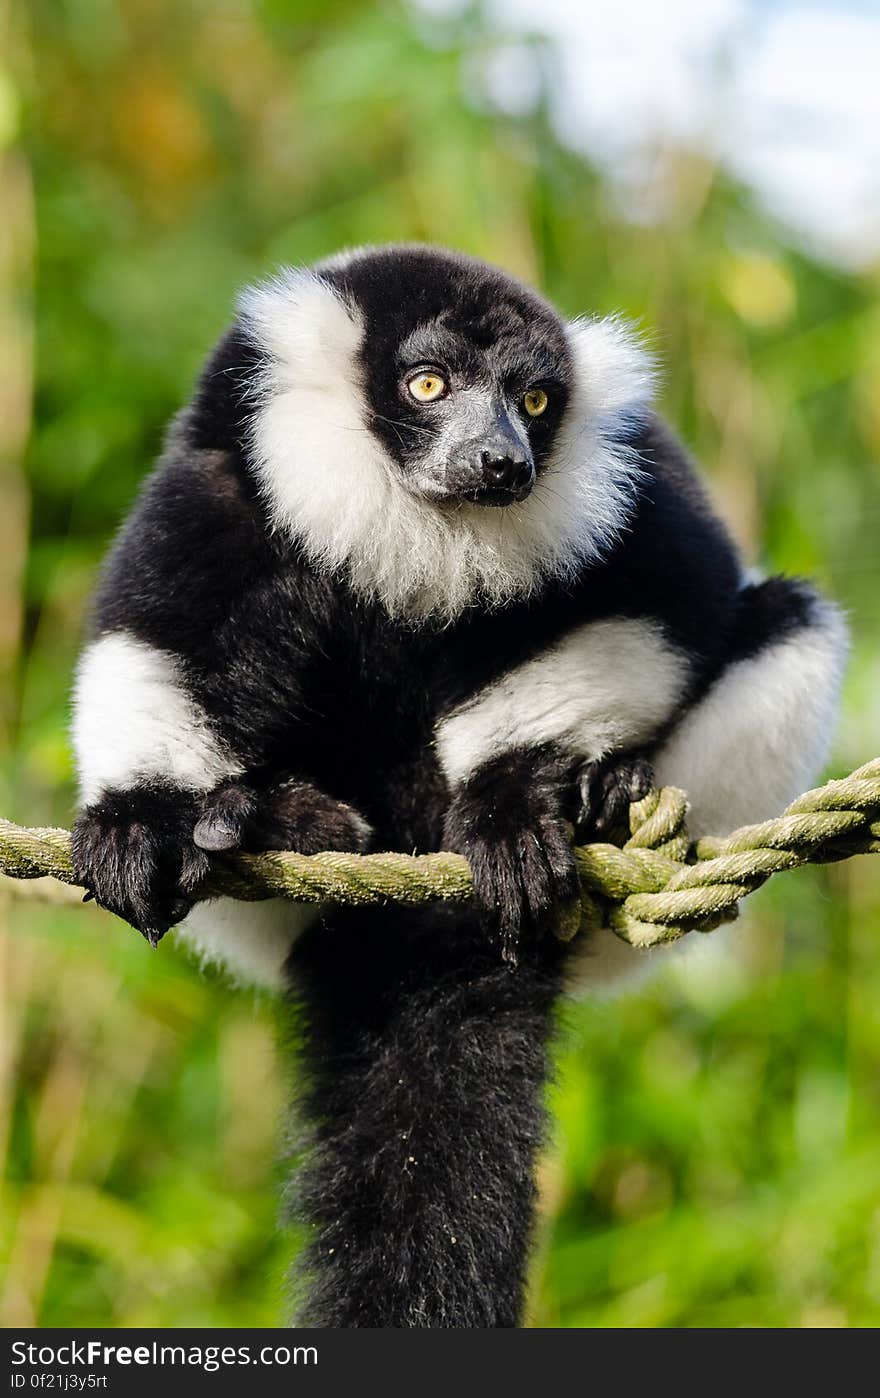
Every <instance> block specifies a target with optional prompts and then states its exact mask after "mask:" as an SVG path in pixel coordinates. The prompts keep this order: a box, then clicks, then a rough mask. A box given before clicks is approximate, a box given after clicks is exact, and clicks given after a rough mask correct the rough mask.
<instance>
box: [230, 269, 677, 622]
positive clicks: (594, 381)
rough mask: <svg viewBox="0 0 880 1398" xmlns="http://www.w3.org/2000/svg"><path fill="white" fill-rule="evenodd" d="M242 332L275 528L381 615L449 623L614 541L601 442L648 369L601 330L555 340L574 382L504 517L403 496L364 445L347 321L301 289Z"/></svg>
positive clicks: (253, 313) (267, 289)
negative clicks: (252, 363)
mask: <svg viewBox="0 0 880 1398" xmlns="http://www.w3.org/2000/svg"><path fill="white" fill-rule="evenodd" d="M241 315H242V322H243V325H244V327H245V329H246V330H248V331H249V333H250V335H251V337H252V339H253V341H254V343H255V344H256V346H257V347H258V348H259V349H260V350H261V351H262V353H263V355H264V356H265V362H264V365H263V367H262V369H261V371H260V372H259V373H258V375H257V378H256V380H255V384H254V394H255V402H256V408H255V413H254V417H253V421H252V425H251V440H252V451H253V457H254V463H255V467H256V470H257V472H258V475H259V479H260V481H261V483H262V487H263V491H264V493H265V497H266V499H267V501H268V503H269V508H270V510H271V513H272V517H273V519H274V521H275V524H276V525H277V526H278V527H280V528H284V529H286V530H288V531H289V532H290V533H291V534H293V535H295V536H296V537H297V538H298V539H299V540H300V541H301V543H302V545H303V547H304V548H305V550H306V552H307V554H308V556H309V557H310V558H311V560H312V561H313V563H314V564H315V565H316V567H318V568H320V569H322V570H325V571H326V570H329V571H330V572H334V573H336V572H346V573H347V574H348V576H349V577H350V579H351V582H352V584H353V586H354V587H355V588H356V589H357V590H358V591H359V592H361V593H362V594H363V595H367V596H372V597H377V598H379V599H380V600H381V601H382V602H383V603H384V604H385V606H386V607H387V609H388V610H389V612H391V613H392V614H394V615H401V616H413V617H420V616H426V615H429V614H432V613H434V614H438V615H441V616H445V617H449V618H451V617H454V616H456V615H457V614H458V613H460V612H461V610H462V609H463V608H464V607H466V606H467V605H468V604H469V603H471V602H472V601H474V600H475V599H476V598H477V597H480V598H482V600H483V601H484V603H485V604H486V605H489V606H495V605H500V604H501V603H503V602H505V601H509V600H510V599H512V598H514V597H518V596H524V595H528V594H529V593H531V592H533V591H534V590H535V589H536V588H537V587H539V586H540V584H541V583H542V582H543V581H544V580H546V579H547V578H550V577H566V576H573V575H574V574H576V573H577V571H578V570H579V569H580V567H581V566H582V564H583V563H584V562H585V561H588V560H590V559H592V558H595V557H596V556H597V555H598V554H599V553H601V551H602V550H603V549H604V548H605V547H607V546H608V544H609V543H610V542H611V541H612V540H613V539H614V538H615V537H616V535H617V534H618V533H619V532H620V530H621V529H622V528H623V527H624V525H625V522H626V519H627V517H628V514H629V511H630V508H631V505H632V500H633V494H634V486H635V482H636V480H637V478H638V467H637V463H636V461H635V459H634V456H633V454H632V452H631V451H630V450H629V449H628V448H626V447H625V446H623V445H621V444H620V443H617V442H614V441H613V440H612V429H613V428H614V427H615V426H616V425H617V424H618V423H619V421H620V419H621V417H623V416H626V415H627V414H630V413H633V412H637V411H638V410H639V409H640V408H644V407H645V406H646V405H647V403H648V402H649V401H650V395H651V373H650V368H649V362H648V358H647V356H646V354H645V352H644V351H643V350H642V349H641V348H640V346H639V345H638V342H637V341H636V339H635V337H634V336H633V335H632V333H631V332H630V331H628V330H626V329H625V328H624V327H623V326H622V324H621V323H619V322H618V321H615V320H598V321H577V322H575V323H574V324H573V325H572V326H571V327H570V329H569V334H570V340H571V349H572V353H573V357H574V360H575V368H576V382H575V384H574V389H573V393H572V397H571V402H570V404H569V407H568V409H567V412H566V417H565V420H564V422H563V423H562V425H561V427H560V430H559V435H558V440H557V444H556V446H555V449H554V452H553V455H552V459H551V460H550V461H548V462H547V464H546V465H545V467H544V469H543V471H542V473H541V475H540V476H539V478H538V481H537V483H536V485H535V488H534V490H533V491H532V493H531V495H530V496H529V497H528V499H527V500H525V501H524V502H523V503H522V504H520V505H514V506H509V507H508V508H507V509H504V510H492V509H482V508H480V506H478V505H471V504H464V505H462V506H461V507H460V508H458V509H450V508H449V507H448V506H443V505H439V504H437V503H436V502H434V501H431V500H429V499H427V498H424V497H422V496H419V495H417V494H414V493H413V492H412V491H410V490H409V489H408V488H407V486H406V484H405V483H404V480H403V478H402V475H401V473H400V471H399V470H398V468H397V466H396V465H395V463H394V462H393V461H392V460H391V459H390V458H389V456H388V455H387V453H386V452H384V451H383V449H382V446H381V444H380V443H379V441H378V440H377V439H376V438H375V437H374V436H373V434H372V433H371V431H370V430H369V427H368V425H367V422H368V408H367V405H366V403H365V400H364V393H363V386H362V373H361V369H360V365H359V363H358V351H359V348H360V346H361V344H362V342H363V337H364V334H365V327H364V325H363V323H362V321H361V319H360V317H359V316H358V314H357V313H356V312H355V311H353V310H351V309H350V308H349V307H347V306H346V305H345V304H344V303H343V301H342V300H341V299H340V297H339V296H337V295H336V293H335V292H334V291H333V290H332V289H331V288H330V287H329V286H328V285H327V284H326V283H325V282H322V281H321V280H320V279H319V278H318V277H316V276H315V274H314V273H312V272H308V271H292V270H291V271H287V272H285V273H283V274H282V275H281V276H279V277H277V278H276V279H274V280H273V281H270V282H267V283H264V284H262V285H260V286H257V287H255V288H253V289H252V290H250V291H248V292H246V293H245V295H244V296H243V298H242V301H241Z"/></svg>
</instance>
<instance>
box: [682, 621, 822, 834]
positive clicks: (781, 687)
mask: <svg viewBox="0 0 880 1398" xmlns="http://www.w3.org/2000/svg"><path fill="white" fill-rule="evenodd" d="M846 649H847V640H846V626H845V623H844V621H843V618H842V616H841V614H840V612H838V611H837V609H836V608H835V607H833V606H831V604H830V603H828V604H825V606H824V608H823V613H822V618H821V623H820V624H818V625H815V626H809V627H805V628H804V629H803V630H799V631H796V632H794V633H793V634H792V635H791V636H789V637H787V638H786V639H784V640H781V641H778V642H776V643H775V644H773V645H770V646H768V647H767V648H766V649H765V650H762V651H760V652H759V653H758V654H757V655H755V656H753V657H750V658H748V659H746V660H740V661H738V662H736V663H735V664H733V665H731V666H730V668H729V669H727V670H725V671H724V673H723V674H722V675H721V677H720V678H719V679H718V681H717V682H716V683H715V684H714V685H713V686H712V688H711V689H710V690H709V692H708V693H707V694H706V696H705V698H703V699H702V701H701V702H700V703H699V704H697V705H696V707H695V708H694V709H692V710H690V711H689V712H688V713H687V714H686V715H685V717H684V719H683V720H682V722H681V724H680V725H679V727H678V728H676V729H675V730H674V732H673V733H672V734H671V736H670V738H669V740H668V741H667V743H666V744H665V746H664V747H663V749H662V750H661V752H660V753H659V754H658V756H657V758H656V761H655V771H656V775H657V781H658V783H659V784H660V785H661V786H665V785H672V786H680V787H682V788H683V789H684V790H685V791H686V792H687V793H688V796H689V798H690V803H691V809H690V814H689V816H688V828H689V830H690V832H691V834H692V835H694V836H699V835H723V834H726V833H728V832H729V831H731V830H734V829H735V828H736V827H737V826H738V825H746V824H750V823H752V822H755V821H759V820H766V819H768V818H769V817H770V816H773V815H778V814H779V813H780V811H782V810H783V809H784V808H785V806H787V805H788V803H789V802H790V801H793V800H794V798H795V796H798V795H800V793H801V792H802V791H804V790H806V789H807V788H808V787H809V786H810V784H811V782H813V781H814V780H815V778H816V776H817V774H818V772H819V771H820V769H821V767H822V765H823V764H824V762H825V761H826V759H827V756H828V751H829V747H830V744H831V737H832V733H833V730H834V723H835V719H836V717H837V708H838V698H839V692H840V681H841V676H842V672H843V665H844V661H845V659H846Z"/></svg>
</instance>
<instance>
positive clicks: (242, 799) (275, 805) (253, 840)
mask: <svg viewBox="0 0 880 1398" xmlns="http://www.w3.org/2000/svg"><path fill="white" fill-rule="evenodd" d="M371 836H372V830H371V828H370V826H369V825H368V823H367V822H366V821H365V820H364V818H363V816H361V815H359V814H358V812H357V811H356V810H355V809H354V807H353V806H349V805H346V803H345V802H344V801H337V800H335V798H334V797H332V796H327V795H325V793H324V792H323V791H319V790H318V788H317V787H314V786H311V785H310V783H308V782H303V781H295V780H289V781H281V782H276V783H274V784H273V785H271V786H266V787H257V786H252V785H249V784H248V783H247V782H243V781H229V782H224V783H223V785H222V786H218V787H216V788H215V790H214V791H212V792H211V793H210V795H208V796H207V797H205V798H204V801H203V804H202V809H201V812H200V814H199V817H198V820H197V821H196V824H195V829H194V831H193V838H194V840H195V843H196V845H197V846H198V847H199V849H202V850H209V851H211V852H212V853H213V852H217V851H222V850H232V849H241V850H247V851H250V852H252V853H255V852H257V851H259V850H272V849H280V850H296V851H297V852H298V853H299V854H317V853H318V852H319V850H331V849H332V850H351V851H353V852H357V853H362V852H363V851H364V850H366V849H367V848H368V846H369V843H370V838H371Z"/></svg>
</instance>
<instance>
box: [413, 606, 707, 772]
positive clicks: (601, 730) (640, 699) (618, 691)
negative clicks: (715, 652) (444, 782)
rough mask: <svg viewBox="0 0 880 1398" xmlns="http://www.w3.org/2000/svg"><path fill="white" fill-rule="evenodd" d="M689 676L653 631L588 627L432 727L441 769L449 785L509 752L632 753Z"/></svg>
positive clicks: (650, 627)
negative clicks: (554, 748) (552, 748)
mask: <svg viewBox="0 0 880 1398" xmlns="http://www.w3.org/2000/svg"><path fill="white" fill-rule="evenodd" d="M687 674H688V666H687V661H686V660H685V657H684V656H683V655H682V654H681V652H680V651H677V650H675V649H674V648H673V647H672V646H671V645H670V644H669V643H668V641H666V640H665V639H664V637H663V634H662V632H661V631H660V629H659V628H658V626H657V625H656V624H654V623H651V622H648V621H644V620H629V619H625V618H613V619H610V620H606V621H594V622H591V623H590V624H589V625H587V626H582V627H579V628H578V629H577V630H576V631H572V632H570V633H569V634H568V635H567V636H565V637H564V638H563V639H562V640H561V641H559V642H558V643H557V644H556V645H555V646H552V647H551V648H550V649H549V650H546V651H543V652H542V653H541V654H540V655H538V656H535V657H534V659H532V660H528V661H526V663H525V664H524V665H520V666H518V667H517V668H516V669H514V670H510V671H508V673H507V674H505V675H503V676H502V677H501V678H500V679H499V680H497V681H496V683H495V684H493V685H491V686H490V687H489V688H487V689H485V690H483V691H482V692H481V693H480V694H478V695H477V696H476V697H475V698H474V699H472V700H471V701H470V702H469V703H467V704H465V705H463V706H462V707H461V708H459V709H457V710H456V711H455V712H454V713H452V714H450V716H449V717H448V718H446V719H444V720H443V722H442V723H440V724H439V725H438V728H437V750H438V753H439V756H440V762H441V765H442V767H443V770H444V772H445V774H446V776H447V778H448V779H449V780H450V781H451V782H461V781H464V780H466V779H467V778H468V777H469V776H470V775H471V774H472V773H473V772H474V771H476V769H477V768H478V767H480V766H482V764H483V763H484V762H487V761H489V760H491V759H492V758H494V757H498V756H500V754H501V753H503V752H507V751H510V750H511V749H512V748H517V747H532V746H534V745H536V744H538V743H547V742H560V743H562V744H563V745H564V746H565V747H567V748H568V750H569V751H571V752H572V753H573V754H576V755H578V756H582V757H584V758H595V757H601V756H602V755H603V754H604V753H606V752H610V751H611V750H612V749H615V748H626V747H630V746H635V745H637V744H639V743H642V742H645V741H647V740H648V739H649V738H650V737H651V736H652V735H653V734H654V733H656V732H657V730H658V728H659V727H660V726H661V725H662V724H663V723H664V722H665V721H666V720H667V719H668V718H669V716H670V714H671V713H673V711H674V709H675V706H676V704H677V703H678V702H679V700H680V698H681V695H682V693H683V691H684V687H685V683H686V681H687Z"/></svg>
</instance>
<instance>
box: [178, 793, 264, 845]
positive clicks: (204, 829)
mask: <svg viewBox="0 0 880 1398" xmlns="http://www.w3.org/2000/svg"><path fill="white" fill-rule="evenodd" d="M256 807H257V802H256V797H255V795H254V793H253V792H252V791H251V790H250V788H249V787H246V786H242V785H240V784H239V783H229V784H227V785H226V786H222V787H218V788H217V790H216V791H212V792H211V794H210V796H208V797H207V798H206V801H205V805H204V807H203V809H202V813H201V815H200V816H199V819H198V820H197V821H196V824H195V828H194V830H193V843H194V844H196V845H197V846H198V847H199V849H201V850H205V851H206V852H207V853H209V854H219V853H221V852H222V851H223V850H229V849H237V848H238V847H239V846H240V845H242V844H243V843H244V840H245V837H246V834H247V832H248V828H249V826H250V824H251V822H252V821H253V819H254V815H255V812H256Z"/></svg>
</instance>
